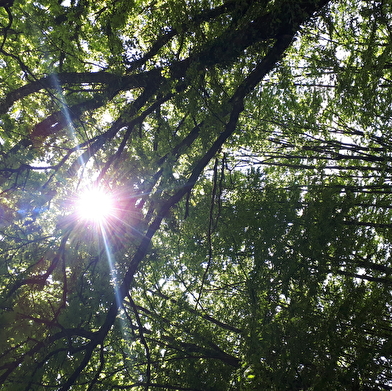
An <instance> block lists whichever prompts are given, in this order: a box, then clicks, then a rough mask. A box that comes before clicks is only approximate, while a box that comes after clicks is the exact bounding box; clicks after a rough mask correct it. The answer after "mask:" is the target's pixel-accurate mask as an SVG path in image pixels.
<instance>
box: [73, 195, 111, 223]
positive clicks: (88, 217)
mask: <svg viewBox="0 0 392 391" xmlns="http://www.w3.org/2000/svg"><path fill="white" fill-rule="evenodd" d="M76 213H77V215H78V217H79V218H81V219H82V220H85V221H89V222H92V223H99V224H102V223H104V222H105V221H107V219H108V218H109V217H110V216H112V215H113V213H114V200H113V198H112V196H111V195H110V194H109V193H107V192H106V191H104V190H103V189H99V188H89V189H86V190H84V191H82V192H81V194H80V195H79V197H78V199H77V201H76Z"/></svg>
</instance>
